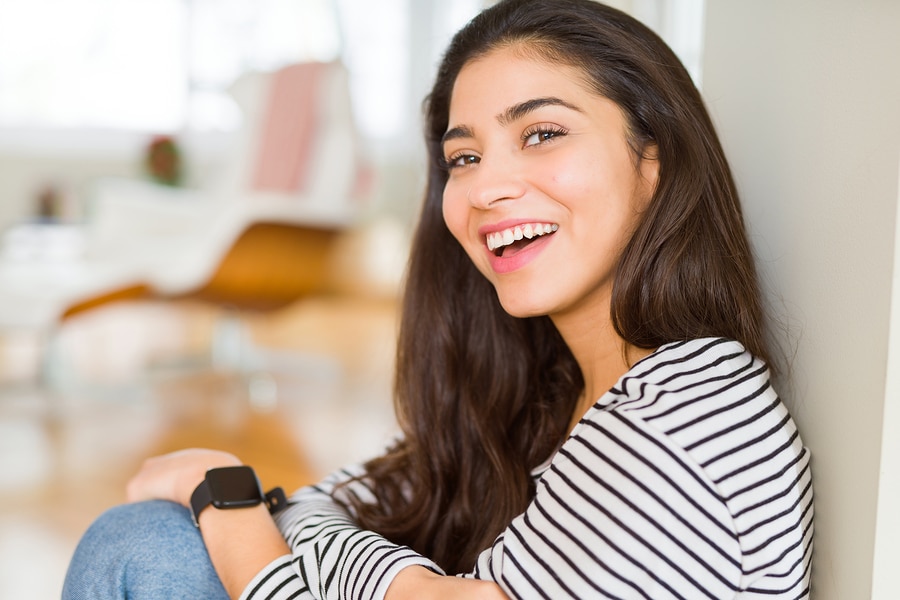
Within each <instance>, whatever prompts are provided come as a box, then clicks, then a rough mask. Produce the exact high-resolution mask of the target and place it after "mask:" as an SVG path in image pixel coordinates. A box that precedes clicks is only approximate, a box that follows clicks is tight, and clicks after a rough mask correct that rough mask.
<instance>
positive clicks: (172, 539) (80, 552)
mask: <svg viewBox="0 0 900 600" xmlns="http://www.w3.org/2000/svg"><path fill="white" fill-rule="evenodd" d="M62 598H63V600H88V599H90V600H107V599H113V598H122V599H124V598H128V599H129V600H160V599H163V598H198V599H199V598H203V599H205V600H219V599H221V600H228V594H226V593H225V589H224V588H223V587H222V583H221V582H220V581H219V577H218V576H217V575H216V572H215V570H214V569H213V566H212V563H211V562H210V560H209V554H208V553H207V551H206V546H205V545H204V544H203V539H202V537H201V536H200V531H199V530H198V529H197V528H196V527H194V524H193V521H192V520H191V515H190V512H189V511H188V509H186V508H185V507H183V506H181V505H179V504H175V503H172V502H165V501H162V500H153V501H148V502H140V503H137V504H124V505H122V506H117V507H115V508H112V509H110V510H108V511H107V512H105V513H104V514H102V515H101V516H100V517H99V518H98V519H97V520H96V521H95V522H94V523H93V524H92V525H91V526H90V528H89V529H88V530H87V532H86V533H85V534H84V537H83V538H82V539H81V541H80V542H79V544H78V547H77V548H76V549H75V555H74V556H73V558H72V562H71V563H70V564H69V570H68V573H67V574H66V579H65V583H64V584H63V592H62Z"/></svg>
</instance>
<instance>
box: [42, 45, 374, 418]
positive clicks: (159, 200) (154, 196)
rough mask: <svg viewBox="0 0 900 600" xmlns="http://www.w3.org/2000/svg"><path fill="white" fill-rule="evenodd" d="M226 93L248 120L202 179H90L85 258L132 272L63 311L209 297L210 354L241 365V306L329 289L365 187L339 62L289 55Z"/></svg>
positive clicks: (63, 316)
mask: <svg viewBox="0 0 900 600" xmlns="http://www.w3.org/2000/svg"><path fill="white" fill-rule="evenodd" d="M232 94H233V95H234V97H235V98H236V100H237V101H238V103H239V105H240V106H241V108H242V111H243V114H244V115H245V119H244V126H243V127H242V129H241V131H240V132H239V134H238V135H237V137H236V140H237V141H236V143H235V145H234V147H233V148H232V150H231V151H230V152H228V154H227V159H226V160H225V161H224V163H223V166H222V169H221V170H220V172H218V173H215V174H214V176H213V177H212V178H211V181H210V182H209V183H207V184H204V185H201V186H199V187H198V188H196V189H179V188H170V187H167V186H162V185H157V184H153V183H149V182H145V181H134V180H122V179H107V180H103V181H101V182H98V184H97V186H96V188H95V190H94V192H95V193H94V195H93V201H92V205H91V207H92V211H91V212H92V217H91V220H90V223H89V224H88V232H87V251H86V257H85V260H86V261H95V262H104V261H111V260H112V261H117V262H118V263H122V264H126V265H128V268H127V269H123V272H126V271H127V272H128V278H127V279H126V278H124V277H123V278H122V281H121V285H117V286H108V287H106V288H105V289H98V290H96V292H95V293H90V294H83V295H82V296H80V297H78V298H73V299H70V301H69V302H68V304H67V306H66V307H65V308H64V310H62V311H61V313H60V315H59V319H60V322H65V321H66V320H68V319H71V318H72V317H74V316H76V315H78V314H82V313H84V312H85V311H88V310H95V309H97V308H99V307H101V306H104V305H106V304H108V303H110V302H116V301H121V300H128V299H130V300H134V299H142V298H154V299H166V300H171V301H176V300H183V299H190V300H194V301H202V302H206V303H210V304H214V305H216V306H219V307H221V308H223V309H225V310H224V313H223V314H225V315H226V317H224V318H223V320H222V322H221V323H220V326H219V327H218V328H217V329H218V330H220V331H219V333H220V334H221V335H218V336H217V340H218V341H217V342H216V343H214V344H213V352H212V354H213V357H214V362H215V363H216V364H218V365H219V366H220V367H221V366H227V367H230V368H234V369H235V370H237V371H239V372H240V371H246V370H247V369H248V368H253V369H255V368H256V366H255V365H253V366H251V365H244V366H241V365H240V364H239V363H241V362H242V361H245V359H246V356H247V352H246V338H247V336H246V335H245V334H244V333H242V332H241V331H242V328H241V327H240V320H241V319H240V316H241V315H242V314H246V313H247V312H254V313H259V312H265V311H272V310H276V309H278V308H282V307H284V306H286V305H288V304H290V303H292V302H296V301H297V300H298V299H300V298H302V297H304V296H306V295H310V294H315V293H321V292H323V291H325V290H326V289H327V286H328V275H329V267H330V264H331V259H332V254H333V250H334V247H335V244H336V243H337V241H338V239H339V238H340V237H341V235H342V234H343V233H344V232H346V231H349V230H351V229H352V228H353V227H354V226H355V225H356V224H357V223H358V221H359V218H360V215H362V214H363V212H364V210H365V208H366V200H367V198H368V196H369V193H370V190H371V187H372V176H371V170H370V169H369V167H368V164H367V163H366V161H365V160H363V157H362V153H361V151H360V147H359V143H358V139H357V133H356V130H355V127H354V124H353V119H352V115H351V112H350V101H349V98H350V96H349V88H348V85H347V77H346V72H345V70H344V68H343V67H342V65H341V64H340V63H337V62H334V63H304V64H297V65H290V66H287V67H285V68H283V69H280V70H279V71H276V72H273V73H251V74H248V75H245V76H243V77H242V78H240V79H239V80H238V81H237V82H236V84H235V85H234V86H233V88H232ZM229 332H230V333H229ZM235 332H238V333H235ZM236 337H237V339H240V340H243V341H241V342H240V345H241V347H242V348H244V349H243V350H240V351H237V352H234V351H231V352H230V353H229V351H227V348H228V347H232V348H233V347H234V344H233V343H224V342H223V341H222V339H219V338H224V339H231V340H234V339H235V338H236ZM229 354H230V355H231V356H229ZM269 387H271V386H269ZM251 395H252V394H251ZM269 395H270V394H269ZM268 401H269V399H264V400H262V401H261V402H268Z"/></svg>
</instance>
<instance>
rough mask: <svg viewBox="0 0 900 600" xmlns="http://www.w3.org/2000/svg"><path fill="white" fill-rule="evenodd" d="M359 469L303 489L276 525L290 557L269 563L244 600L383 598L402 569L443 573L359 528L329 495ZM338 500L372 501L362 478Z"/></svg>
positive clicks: (409, 551)
mask: <svg viewBox="0 0 900 600" xmlns="http://www.w3.org/2000/svg"><path fill="white" fill-rule="evenodd" d="M362 472H363V470H362V468H361V467H353V468H348V469H343V470H340V471H337V472H335V473H333V474H332V475H330V476H329V477H327V478H326V479H325V480H323V481H322V482H321V483H319V484H317V485H314V486H308V487H304V488H301V489H300V490H299V491H298V492H296V493H295V494H294V495H293V496H292V497H291V498H290V500H289V502H288V506H287V507H286V508H285V509H284V510H283V511H281V512H280V513H279V514H278V515H276V518H275V521H276V523H277V525H278V527H279V529H280V530H281V532H282V535H284V537H285V539H286V540H287V542H288V545H289V546H290V548H291V552H292V554H291V555H285V556H283V557H281V558H279V559H278V560H276V561H273V562H272V563H271V564H270V565H269V566H268V567H266V569H264V570H263V571H262V572H260V573H259V574H258V575H257V576H256V577H255V578H254V580H253V581H252V582H251V583H250V584H249V585H248V586H247V588H246V589H245V591H244V594H243V595H242V596H241V598H242V600H263V599H265V600H281V599H282V598H285V599H286V598H302V599H304V600H305V599H312V598H315V599H321V600H325V599H328V600H331V599H339V598H341V599H342V598H372V599H374V600H380V599H382V598H384V595H385V592H386V591H387V588H388V586H389V585H390V584H391V582H392V581H393V578H394V577H395V576H396V575H397V573H399V572H400V570H402V569H404V568H406V567H409V566H413V565H420V566H424V567H426V568H429V569H431V570H433V571H435V572H437V573H442V571H441V570H440V569H439V568H438V566H437V565H436V564H434V563H433V562H432V561H430V560H428V559H427V558H425V557H423V556H421V555H420V554H418V553H417V552H415V551H414V550H412V549H411V548H408V547H406V546H400V545H397V544H394V543H392V542H390V541H388V540H387V539H385V538H384V537H382V536H381V535H379V534H377V533H374V532H371V531H367V530H364V529H361V528H360V527H359V525H357V523H356V521H355V519H354V517H353V515H352V514H350V512H348V510H347V508H345V506H344V504H342V503H340V502H338V501H336V500H335V499H334V497H333V496H332V493H333V492H334V491H335V487H336V486H337V485H338V484H340V483H343V482H347V481H348V480H350V479H353V478H354V477H355V476H356V475H360V474H362ZM335 495H336V496H337V497H338V498H344V499H346V498H348V497H349V496H351V495H355V496H357V497H359V498H361V499H363V500H367V501H374V496H373V495H372V492H371V490H370V489H369V488H368V486H367V485H366V484H365V483H364V481H363V480H354V481H352V482H351V483H349V484H348V485H346V486H344V487H342V488H340V489H339V490H337V492H336V494H335Z"/></svg>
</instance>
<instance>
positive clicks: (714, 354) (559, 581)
mask: <svg viewBox="0 0 900 600" xmlns="http://www.w3.org/2000/svg"><path fill="white" fill-rule="evenodd" d="M356 473H359V471H358V470H356V471H342V472H338V473H335V474H334V475H333V476H332V477H330V478H329V479H327V480H326V481H325V482H323V483H322V484H320V485H319V486H314V487H309V488H304V489H303V490H301V491H300V492H298V493H297V494H296V495H295V496H294V497H293V498H292V503H291V505H290V506H289V507H288V508H287V509H286V510H285V511H284V512H283V513H282V514H280V515H279V517H278V523H279V526H280V527H281V529H282V532H283V533H284V534H285V537H286V539H287V540H288V542H289V544H290V546H291V548H292V549H293V552H294V554H293V557H284V558H283V559H281V560H279V561H275V562H274V563H272V565H270V566H269V568H267V569H266V570H264V571H263V572H262V573H260V574H259V576H258V577H257V578H256V579H255V580H254V582H253V583H251V585H250V586H248V588H247V591H246V592H245V594H244V597H245V598H247V599H254V600H258V599H260V598H269V599H277V600H281V599H287V598H304V599H307V598H382V597H383V595H384V593H385V591H386V589H387V586H388V585H389V584H390V582H391V580H392V578H393V576H394V575H395V574H396V573H397V572H399V570H400V569H402V568H404V567H406V566H410V565H414V564H416V565H424V566H428V567H430V568H432V569H434V570H437V571H439V569H438V567H437V566H436V565H434V564H433V563H431V562H430V561H429V560H427V559H425V558H423V557H421V556H419V555H417V554H416V553H415V552H413V551H412V550H410V549H409V548H405V547H401V546H396V545H394V544H391V543H390V542H388V541H387V540H385V539H384V538H382V537H380V536H378V535H376V534H374V533H371V532H367V531H362V530H360V529H359V528H357V527H356V525H355V524H354V521H353V518H352V515H350V514H348V513H347V512H346V511H345V510H344V509H343V508H341V506H340V504H338V503H336V502H335V501H334V500H333V499H332V497H331V492H332V490H333V487H334V485H335V483H336V482H338V481H344V480H346V479H348V478H350V477H351V476H352V475H354V474H356ZM536 477H539V480H538V488H537V495H536V497H535V499H534V501H533V502H532V503H531V505H530V506H529V508H528V509H527V510H526V511H525V513H523V514H522V515H520V516H519V517H517V518H516V519H515V520H514V521H513V522H512V523H511V524H510V526H509V527H508V528H507V530H506V531H504V532H503V533H502V534H501V535H500V536H499V537H498V538H497V540H496V541H495V543H494V545H493V546H492V547H491V548H488V549H486V550H485V551H484V553H482V555H481V556H480V557H479V559H478V562H477V565H476V567H475V569H474V571H473V572H472V573H469V574H466V575H465V576H467V577H477V578H483V579H491V580H494V581H497V582H498V583H499V584H500V585H501V586H502V587H503V588H504V590H505V591H506V593H507V594H508V595H509V596H510V597H512V598H552V599H554V600H556V599H561V598H645V599H652V600H658V599H666V598H683V599H687V600H695V599H700V598H710V599H719V598H741V599H750V598H791V599H794V598H808V596H809V575H810V572H809V570H810V562H811V552H812V534H813V526H812V523H813V520H812V519H813V504H812V486H811V478H810V469H809V453H808V452H807V450H806V449H805V448H804V447H803V445H802V442H801V441H800V438H799V436H798V434H797V429H796V427H795V425H794V423H793V421H792V420H791V418H790V416H789V415H788V413H787V410H786V409H785V407H784V405H783V404H782V403H781V402H780V401H779V399H778V397H777V395H776V393H775V392H774V390H773V389H772V387H771V386H770V383H769V374H768V370H767V369H766V367H765V365H763V364H762V363H761V362H759V361H758V360H756V359H754V358H753V357H752V356H751V355H750V354H749V353H747V352H746V351H745V350H744V349H743V347H741V346H740V345H739V344H737V343H736V342H732V341H727V340H722V339H705V340H693V341H690V342H682V343H676V344H670V345H668V346H665V347H663V348H661V349H659V350H658V351H656V352H655V353H653V354H652V355H650V356H649V357H647V358H645V359H644V360H642V361H641V362H639V363H638V364H637V365H635V366H634V367H633V368H632V369H631V370H630V371H629V372H628V373H626V375H625V376H623V377H622V378H621V379H620V381H619V382H618V384H617V385H616V386H615V387H614V388H613V389H612V390H610V391H609V392H607V393H606V394H605V395H604V396H603V397H602V398H600V400H599V401H598V402H597V404H596V405H595V406H594V407H593V408H592V409H591V410H590V411H588V413H587V414H586V415H585V416H584V418H583V419H582V420H581V422H580V423H579V424H578V425H577V426H576V428H575V429H574V431H573V432H572V435H571V436H570V438H569V439H568V440H567V441H566V443H565V444H564V445H563V446H562V447H561V448H560V449H559V451H558V453H557V454H556V455H555V456H554V457H553V459H552V460H551V461H550V462H549V465H548V466H547V468H546V469H544V470H542V471H541V472H540V473H536ZM341 493H352V494H356V495H358V496H360V497H362V498H367V497H371V493H372V492H371V490H369V489H368V488H367V487H366V486H365V485H364V484H363V483H355V484H353V485H352V486H348V487H347V488H343V489H342V490H341ZM287 565H292V566H293V568H286V566H287Z"/></svg>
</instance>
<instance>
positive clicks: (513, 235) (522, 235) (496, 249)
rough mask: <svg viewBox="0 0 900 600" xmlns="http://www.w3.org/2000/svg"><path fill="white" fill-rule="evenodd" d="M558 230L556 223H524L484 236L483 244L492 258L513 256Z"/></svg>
mask: <svg viewBox="0 0 900 600" xmlns="http://www.w3.org/2000/svg"><path fill="white" fill-rule="evenodd" d="M557 229H559V225H557V224H556V223H525V224H523V225H516V226H515V227H508V228H506V229H503V230H501V231H494V232H491V233H488V234H487V235H486V236H485V243H486V244H487V248H488V250H489V251H491V252H493V253H494V256H497V257H502V256H513V255H515V254H517V253H518V252H519V251H521V250H523V249H524V248H526V247H527V246H528V245H529V244H531V243H532V242H534V240H536V239H538V238H540V237H543V236H547V235H552V234H553V233H555V232H556V230H557Z"/></svg>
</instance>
